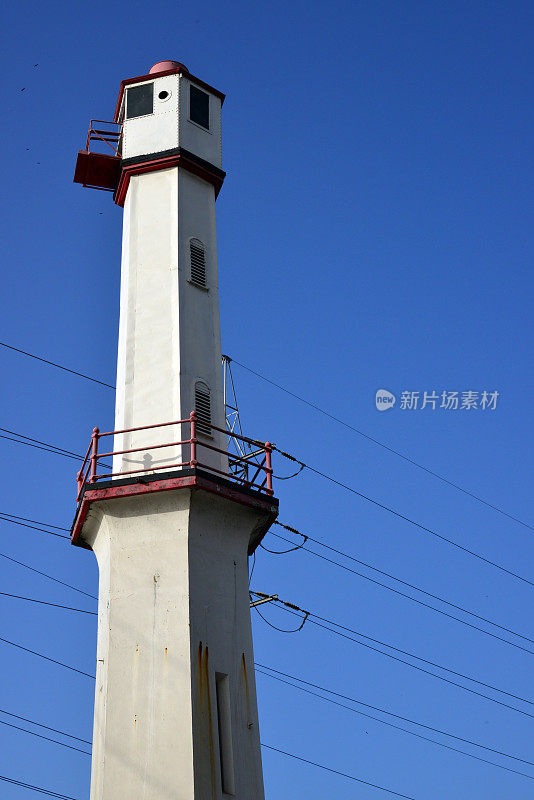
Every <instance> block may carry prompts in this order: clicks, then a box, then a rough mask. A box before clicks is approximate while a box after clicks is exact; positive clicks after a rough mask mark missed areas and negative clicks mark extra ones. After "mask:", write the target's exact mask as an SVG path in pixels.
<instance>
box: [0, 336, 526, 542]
mask: <svg viewBox="0 0 534 800" xmlns="http://www.w3.org/2000/svg"><path fill="white" fill-rule="evenodd" d="M0 345H1V346H2V347H5V348H7V349H8V350H12V351H14V352H16V353H19V354H21V355H25V356H28V357H29V358H33V359H35V360H36V361H41V362H43V363H44V364H48V365H50V366H52V367H56V368H57V369H61V370H63V371H64V372H70V373H71V374H72V375H77V376H78V377H80V378H85V379H86V380H88V381H92V382H93V383H98V384H100V385H101V386H106V387H107V388H108V389H115V388H116V387H115V386H113V385H112V384H111V383H106V382H105V381H101V380H99V379H98V378H93V377H91V376H90V375H86V374H85V373H83V372H78V371H77V370H74V369H70V368H69V367H65V366H64V365H62V364H58V363H57V362H55V361H50V360H48V359H46V358H42V357H41V356H37V355H35V354H34V353H29V352H27V351H26V350H21V349H19V348H18V347H13V345H10V344H7V342H0ZM229 360H230V361H232V362H234V363H235V364H238V365H239V366H240V367H242V368H243V369H245V370H247V371H248V372H250V373H252V374H253V375H256V377H258V378H260V379H261V380H263V381H265V382H266V383H270V384H271V385H272V386H275V387H276V388H277V389H280V390H281V391H283V392H285V393H286V394H288V395H290V396H291V397H294V398H295V399H296V400H299V402H301V403H304V404H305V405H307V406H309V407H310V408H313V409H315V411H318V412H319V413H320V414H324V416H326V417H329V418H330V419H332V420H333V421H334V422H337V423H339V424H340V425H343V426H344V427H345V428H348V429H349V430H351V431H353V432H354V433H357V434H358V435H359V436H363V438H364V439H367V440H368V441H370V442H373V444H376V445H378V446H379V447H382V448H383V449H384V450H387V451H388V452H389V453H393V455H396V456H398V457H399V458H402V459H403V460H404V461H407V462H408V463H409V464H412V465H413V466H415V467H417V468H418V469H421V470H423V471H424V472H426V473H427V474H428V475H432V476H433V477H434V478H437V479H438V480H440V481H443V483H446V484H447V485H448V486H452V487H453V488H454V489H457V490H458V491H460V492H463V494H465V495H467V496H468V497H471V498H473V499H474V500H477V502H479V503H482V504H483V505H485V506H487V507H488V508H491V509H493V511H497V512H498V513H499V514H502V515H503V516H505V517H508V519H511V520H513V521H514V522H517V523H519V524H520V525H524V526H525V527H526V528H529V529H530V530H534V526H532V525H530V524H529V523H528V522H525V521H524V520H522V519H520V518H519V517H516V516H514V515H513V514H510V513H508V512H507V511H505V510H504V509H502V508H499V507H498V506H496V505H494V504H493V503H490V502H488V501H487V500H484V498H482V497H479V496H478V495H476V494H474V493H473V492H471V491H469V490H468V489H464V488H463V486H460V485H459V484H457V483H455V482H454V481H451V480H449V479H448V478H445V477H444V476H443V475H440V474H439V473H437V472H434V470H431V469H429V468H428V467H425V466H424V465H423V464H420V463H419V462H417V461H415V460H414V459H413V458H410V457H409V456H406V455H404V454H403V453H400V452H399V451H398V450H395V449H394V448H393V447H390V446H389V445H387V444H384V442H380V441H379V440H378V439H375V438H374V437H373V436H370V435H369V434H367V433H364V431H361V430H359V429H358V428H356V427H354V425H351V424H350V423H348V422H346V421H345V420H343V419H340V418H339V417H336V416H335V415H334V414H331V413H330V412H329V411H326V410H325V409H324V408H321V407H320V406H318V405H317V404H316V403H312V402H311V401H310V400H306V399H305V398H304V397H302V396H301V395H298V394H296V393H295V392H292V391H291V390H290V389H287V388H286V387H285V386H282V385H281V384H279V383H276V381H273V380H271V379H270V378H267V377H266V376H265V375H262V374H261V373H259V372H257V371H256V370H254V369H251V367H247V366H246V365H245V364H243V363H242V362H241V361H237V359H235V358H232V359H229ZM3 438H5V437H3Z"/></svg>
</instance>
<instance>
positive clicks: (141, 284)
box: [72, 61, 278, 800]
mask: <svg viewBox="0 0 534 800" xmlns="http://www.w3.org/2000/svg"><path fill="white" fill-rule="evenodd" d="M223 101H224V95H223V94H222V93H221V92H220V91H219V90H217V89H215V88H213V87H212V86H210V85H208V84H207V83H205V82H204V81H202V80H200V79H199V78H196V77H195V76H193V75H192V74H191V73H190V72H189V71H188V69H187V68H186V67H185V66H184V65H183V64H181V63H179V62H175V61H162V62H159V63H158V64H156V65H155V66H153V67H152V69H151V70H150V71H149V73H148V74H146V75H142V76H138V77H135V78H129V79H127V80H123V81H122V82H121V84H120V89H119V94H118V99H117V105H116V109H115V115H114V118H113V121H112V122H102V121H99V120H92V121H91V124H90V128H89V133H88V136H87V142H86V147H85V149H84V150H81V151H80V152H79V153H78V158H77V163H76V170H75V176H74V180H75V181H76V182H78V183H81V184H83V185H85V186H89V187H93V188H97V189H105V190H108V191H109V192H111V193H113V199H114V201H115V203H117V204H118V205H119V206H122V207H123V209H124V211H123V238H122V264H121V291H120V322H119V341H118V360H117V388H116V403H115V425H114V430H112V431H102V430H100V429H99V428H98V427H96V428H95V429H94V430H93V433H92V435H91V441H90V443H89V447H88V450H87V454H86V458H85V460H84V462H83V464H82V465H81V468H80V471H79V473H78V476H77V488H78V491H77V511H76V515H75V519H74V522H73V526H72V542H73V544H75V545H77V546H81V547H85V548H88V549H92V550H93V552H94V553H95V555H96V558H97V562H98V567H99V597H98V639H97V659H96V688H95V706H94V726H93V750H92V770H91V793H90V800H123V799H124V800H130V798H135V799H136V800H141V799H143V800H170V798H173V800H224V798H227V797H235V798H237V799H238V800H261V799H262V798H263V797H264V791H263V777H262V766H261V755H260V740H259V726H258V712H257V700H256V689H255V679H254V658H253V649H252V632H251V623H250V607H249V591H248V557H249V555H251V554H252V553H253V552H254V550H255V548H256V547H257V546H258V544H259V542H260V541H261V539H262V537H263V536H264V535H265V533H266V532H267V530H268V529H269V527H270V525H271V524H272V522H273V521H274V519H275V518H276V515H277V512H278V501H277V500H276V498H275V497H274V495H273V489H272V466H271V446H270V445H269V442H264V441H259V440H256V439H247V438H246V437H244V436H237V434H235V433H229V432H228V431H227V429H226V424H225V406H224V397H223V385H222V367H221V335H220V319H219V301H218V271H217V241H216V227H215V201H216V198H217V195H218V193H219V191H220V189H221V186H222V184H223V181H224V178H225V173H224V171H223V169H222V139H221V109H222V105H223ZM232 438H234V439H236V438H237V439H239V444H240V447H239V448H238V454H237V455H235V453H233V451H231V450H230V451H229V447H228V443H229V441H230V442H231V440H232Z"/></svg>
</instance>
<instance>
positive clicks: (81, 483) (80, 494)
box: [76, 470, 83, 502]
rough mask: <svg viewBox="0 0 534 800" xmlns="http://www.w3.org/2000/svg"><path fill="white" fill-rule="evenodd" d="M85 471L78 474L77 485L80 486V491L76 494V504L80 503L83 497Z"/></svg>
mask: <svg viewBox="0 0 534 800" xmlns="http://www.w3.org/2000/svg"><path fill="white" fill-rule="evenodd" d="M82 472H83V470H79V471H78V472H77V473H76V485H77V486H78V491H77V492H76V502H78V501H79V499H80V497H81V496H82V489H83V476H82Z"/></svg>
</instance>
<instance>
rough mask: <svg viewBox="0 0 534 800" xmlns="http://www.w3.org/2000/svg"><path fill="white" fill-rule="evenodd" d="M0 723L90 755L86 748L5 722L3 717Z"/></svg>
mask: <svg viewBox="0 0 534 800" xmlns="http://www.w3.org/2000/svg"><path fill="white" fill-rule="evenodd" d="M0 725H6V726H7V727H8V728H13V729H14V730H16V731H21V732H22V733H29V734H30V736H36V737H37V738H38V739H44V740H45V741H47V742H53V743H54V744H58V745H59V746H60V747H67V748H68V749H69V750H76V752H77V753H84V754H85V755H86V756H90V755H91V753H88V752H87V750H82V749H81V748H80V747H74V745H72V744H66V742H58V740H57V739H51V738H50V736H43V734H42V733H36V732H35V731H29V730H27V729H26V728H21V727H20V726H19V725H12V723H11V722H6V721H5V720H3V719H0Z"/></svg>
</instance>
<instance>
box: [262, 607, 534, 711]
mask: <svg viewBox="0 0 534 800" xmlns="http://www.w3.org/2000/svg"><path fill="white" fill-rule="evenodd" d="M274 602H276V601H274ZM279 608H281V606H279ZM283 611H286V612H287V613H288V614H293V615H294V616H297V617H298V616H299V615H298V614H297V613H296V612H294V611H291V609H289V608H283ZM308 620H309V622H311V623H312V624H313V625H316V626H317V627H318V628H322V629H323V630H326V631H329V632H330V633H333V634H335V635H336V636H340V637H341V638H343V639H347V640H348V641H351V642H353V643H354V644H358V645H360V646H361V647H365V648H366V649H367V650H372V651H373V652H375V653H380V655H383V656H386V657H387V658H390V659H392V660H393V661H396V662H398V663H400V664H405V665H406V666H407V667H411V668H412V669H416V670H417V671H418V672H423V673H424V674H425V675H430V676H432V677H433V678H437V679H438V680H440V681H443V682H444V683H449V684H450V685H451V686H456V687H458V688H459V689H463V690H464V691H466V692H469V693H470V694H474V695H476V696H477V697H483V698H484V699H485V700H490V701H491V702H492V703H496V704H497V705H500V706H502V707H503V708H507V709H509V710H510V711H516V712H517V713H518V714H523V715H524V716H526V717H530V718H532V719H534V714H530V713H529V712H528V711H523V710H522V709H520V708H516V707H515V706H511V705H509V704H508V703H503V702H502V701H501V700H497V699H496V698H494V697H490V696H489V695H486V694H483V693H482V692H478V691H476V690H475V689H471V688H469V687H468V686H463V685H462V684H461V683H458V682H457V681H453V680H452V679H450V678H446V677H444V676H443V675H438V674H436V673H435V672H431V671H430V670H427V669H425V668H424V667H420V666H418V665H417V664H411V663H410V662H409V661H405V660H404V659H402V658H399V657H398V656H395V655H392V653H387V652H385V651H384V650H380V649H378V648H377V647H374V646H373V645H371V644H367V642H361V641H360V640H359V639H354V638H353V637H352V636H349V635H348V634H347V633H343V631H349V632H350V633H353V634H355V635H356V636H360V637H361V638H362V639H367V640H368V641H370V642H374V643H376V644H380V645H382V646H383V647H387V648H389V649H390V650H394V651H395V652H397V653H402V654H403V655H407V656H409V657H410V658H415V659H416V660H417V661H421V662H422V663H424V664H429V665H432V666H435V667H437V668H438V669H441V670H443V671H444V672H449V673H450V674H452V675H457V676H458V677H462V678H465V679H466V680H468V681H472V682H473V683H476V684H478V685H480V686H486V687H487V688H489V689H492V690H493V691H496V692H500V693H501V694H504V695H507V696H508V697H513V698H514V699H516V700H520V701H521V702H524V703H528V704H530V705H532V701H530V700H526V699H525V698H523V697H519V696H518V695H514V694H512V693H511V692H506V691H504V690H503V689H499V688H497V687H496V686H491V685H490V684H486V683H483V682H482V681H479V680H477V679H476V678H472V677H470V676H468V675H463V674H462V673H460V672H455V671H454V670H451V669H449V668H447V667H443V666H441V665H440V664H436V663H434V662H433V661H429V660H428V659H425V658H422V657H421V656H416V655H415V654H414V653H409V652H408V651H406V650H401V649H400V648H398V647H394V646H393V645H390V644H387V643H386V642H381V641H380V640H379V639H374V638H373V637H371V636H367V635H366V634H364V633H360V632H359V631H355V630H353V629H352V628H347V627H346V626H344V625H340V624H339V623H337V622H334V621H333V620H327V619H326V618H325V617H319V616H318V615H317V614H313V613H311V612H309V616H308ZM318 620H322V622H320V621H318ZM324 622H327V623H329V624H330V625H334V626H336V627H338V628H341V629H342V630H336V629H335V627H334V628H331V627H328V626H327V625H325V624H324Z"/></svg>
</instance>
